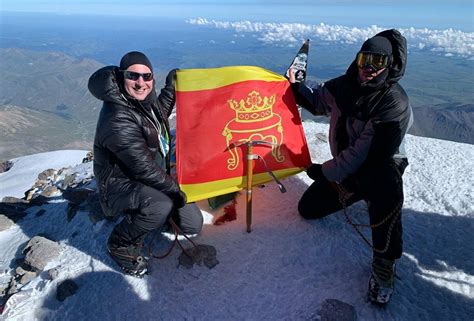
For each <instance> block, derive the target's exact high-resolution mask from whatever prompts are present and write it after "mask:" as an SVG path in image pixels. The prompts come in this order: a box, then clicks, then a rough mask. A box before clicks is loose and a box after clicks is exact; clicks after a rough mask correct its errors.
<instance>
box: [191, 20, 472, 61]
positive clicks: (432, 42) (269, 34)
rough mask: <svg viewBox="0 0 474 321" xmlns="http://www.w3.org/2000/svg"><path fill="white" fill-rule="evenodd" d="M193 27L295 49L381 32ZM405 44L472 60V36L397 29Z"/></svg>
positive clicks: (221, 24) (290, 26)
mask: <svg viewBox="0 0 474 321" xmlns="http://www.w3.org/2000/svg"><path fill="white" fill-rule="evenodd" d="M186 22H187V23H189V24H193V25H204V26H211V27H215V28H219V29H233V30H235V31H236V32H237V33H256V34H258V39H259V40H261V41H263V42H265V43H280V44H288V45H298V44H300V43H301V42H302V40H304V39H306V38H310V39H311V40H318V41H320V42H321V41H322V42H328V43H347V44H351V43H354V44H356V43H357V44H358V43H362V42H363V41H364V40H366V39H368V38H369V37H372V36H373V35H374V34H376V33H377V32H380V31H382V30H384V29H385V28H381V27H378V26H375V25H373V26H370V27H368V28H356V27H347V26H340V25H327V24H324V23H320V24H318V25H311V24H302V23H263V22H250V21H236V22H229V21H216V20H207V19H206V18H197V19H190V20H187V21H186ZM397 29H398V30H399V31H400V32H401V33H402V34H403V35H404V36H405V37H406V38H407V41H408V45H409V49H418V50H429V51H433V52H439V53H441V54H445V55H447V56H449V55H459V56H463V57H466V58H468V59H474V32H463V31H460V30H455V29H445V30H432V29H426V28H424V29H415V28H408V29H403V28H397Z"/></svg>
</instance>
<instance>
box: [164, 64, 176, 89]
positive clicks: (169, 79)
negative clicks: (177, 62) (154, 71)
mask: <svg viewBox="0 0 474 321" xmlns="http://www.w3.org/2000/svg"><path fill="white" fill-rule="evenodd" d="M178 70H179V69H178V68H175V69H171V70H170V72H169V73H168V76H166V80H165V85H166V86H171V87H175V83H176V72H177V71H178Z"/></svg>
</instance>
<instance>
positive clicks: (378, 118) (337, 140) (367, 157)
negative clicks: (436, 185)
mask: <svg viewBox="0 0 474 321" xmlns="http://www.w3.org/2000/svg"><path fill="white" fill-rule="evenodd" d="M378 36H383V37H386V38H387V39H389V40H390V42H391V44H392V47H393V58H392V63H391V65H390V66H389V67H388V68H387V69H386V70H385V71H384V72H383V73H382V74H381V75H379V76H377V77H376V78H374V79H373V80H372V81H370V82H369V83H368V84H367V85H361V84H360V82H359V81H358V68H357V65H356V62H355V61H354V62H352V64H351V65H350V66H349V68H348V70H347V72H346V74H344V75H342V76H340V77H337V78H334V79H331V80H329V81H327V82H326V83H324V84H322V85H321V86H319V87H317V88H308V87H307V86H305V85H304V84H296V85H294V86H292V87H293V89H294V92H295V98H296V99H297V102H298V104H299V105H301V106H302V107H304V108H305V109H307V110H308V111H310V112H311V113H313V114H316V115H324V114H326V115H330V117H331V120H330V129H329V144H330V148H331V154H332V156H333V158H332V159H330V160H328V161H326V162H324V163H323V164H322V169H323V173H324V175H325V176H326V178H327V179H329V180H331V181H336V182H341V181H342V180H344V179H345V178H347V177H348V176H349V175H351V174H354V173H355V172H357V171H358V170H359V169H361V168H362V167H363V166H367V167H370V166H374V165H377V164H380V163H382V162H387V161H391V160H392V159H394V158H406V156H405V155H404V150H403V146H402V142H403V138H404V136H405V133H406V132H407V130H408V128H409V126H410V124H411V122H412V111H411V107H410V104H409V101H408V97H407V95H406V93H405V91H404V90H403V88H402V87H401V86H400V85H399V84H398V81H399V80H400V79H401V78H402V76H403V75H404V72H405V68H406V58H407V56H406V52H407V48H406V40H405V38H404V37H403V36H402V35H401V34H400V33H399V32H398V31H397V30H394V29H392V30H386V31H383V32H381V33H379V34H378Z"/></svg>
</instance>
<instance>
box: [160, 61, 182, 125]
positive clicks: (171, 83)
mask: <svg viewBox="0 0 474 321" xmlns="http://www.w3.org/2000/svg"><path fill="white" fill-rule="evenodd" d="M177 70H178V69H172V70H171V71H170V72H169V73H168V76H166V80H165V86H164V87H163V88H162V89H161V92H160V94H159V96H158V103H159V105H160V107H161V109H162V110H163V112H164V114H165V116H166V117H167V118H168V117H169V116H170V115H171V112H172V111H173V107H174V104H175V102H176V91H175V84H176V71H177Z"/></svg>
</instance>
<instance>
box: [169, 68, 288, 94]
mask: <svg viewBox="0 0 474 321" xmlns="http://www.w3.org/2000/svg"><path fill="white" fill-rule="evenodd" d="M249 80H263V81H268V82H273V81H275V82H278V81H288V80H287V79H286V78H285V77H283V76H282V75H280V74H277V73H275V72H273V71H271V70H267V69H264V68H261V67H256V66H227V67H219V68H202V69H180V70H178V71H177V81H176V91H179V92H189V91H199V90H210V89H216V88H220V87H224V86H228V85H232V84H235V83H239V82H243V81H249Z"/></svg>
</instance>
